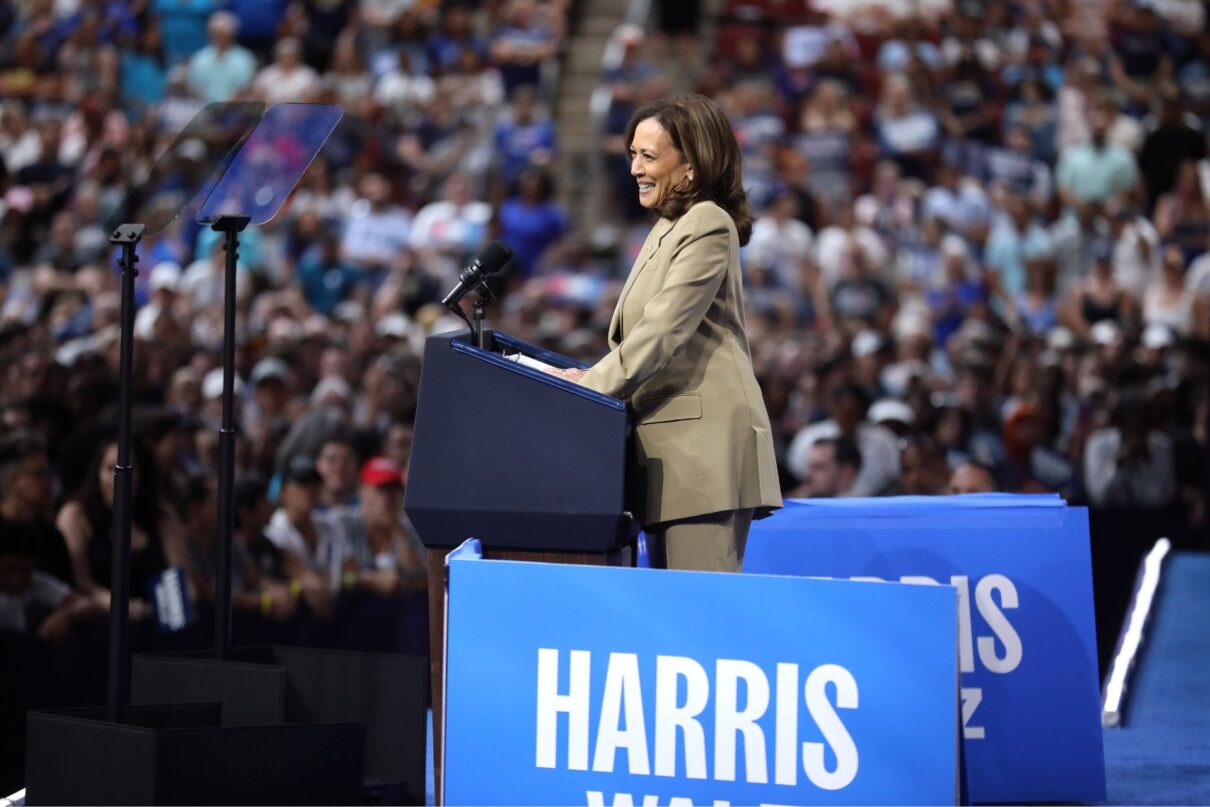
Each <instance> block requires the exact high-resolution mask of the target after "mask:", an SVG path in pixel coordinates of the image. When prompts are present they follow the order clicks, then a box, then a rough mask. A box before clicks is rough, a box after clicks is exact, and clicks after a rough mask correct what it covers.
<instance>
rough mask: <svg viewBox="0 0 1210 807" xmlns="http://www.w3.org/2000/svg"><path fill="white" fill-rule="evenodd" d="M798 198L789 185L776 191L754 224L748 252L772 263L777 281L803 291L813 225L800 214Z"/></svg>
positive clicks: (759, 260)
mask: <svg viewBox="0 0 1210 807" xmlns="http://www.w3.org/2000/svg"><path fill="white" fill-rule="evenodd" d="M797 216H798V198H797V197H796V196H794V194H792V193H790V192H789V190H787V189H785V188H779V189H778V190H777V191H775V195H774V198H773V200H772V201H771V202H770V204H769V206H768V208H767V209H766V210H765V212H764V213H762V214H761V216H760V217H759V218H758V219H757V220H756V221H755V222H754V223H753V225H752V238H751V240H749V241H748V246H747V247H746V248H745V251H744V253H743V254H744V256H745V257H750V258H751V259H752V260H753V261H755V262H756V263H758V264H759V265H761V266H765V267H768V269H769V270H770V271H771V272H773V276H774V277H776V278H777V284H778V285H779V286H781V287H782V288H783V289H786V290H788V291H792V292H801V291H803V268H804V266H805V265H806V262H807V261H808V260H810V258H811V241H812V238H813V235H812V233H811V228H810V227H808V226H807V225H806V224H804V223H803V222H801V221H799V220H798V218H797Z"/></svg>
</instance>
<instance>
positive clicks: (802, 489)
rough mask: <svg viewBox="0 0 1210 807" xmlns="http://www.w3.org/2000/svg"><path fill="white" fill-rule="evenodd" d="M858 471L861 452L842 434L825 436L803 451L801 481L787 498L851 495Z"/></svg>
mask: <svg viewBox="0 0 1210 807" xmlns="http://www.w3.org/2000/svg"><path fill="white" fill-rule="evenodd" d="M860 472H861V452H859V451H858V450H857V446H856V444H855V443H854V442H853V441H852V440H849V439H847V438H845V437H825V438H822V439H820V440H817V441H815V443H813V444H812V445H811V448H810V449H808V450H807V460H806V467H805V469H804V472H803V478H802V484H800V485H799V486H798V487H797V488H795V489H794V490H793V491H792V492H791V493H790V494H789V495H790V497H791V498H806V499H834V498H837V497H840V496H852V495H853V485H854V483H855V481H856V479H857V474H858V473H860Z"/></svg>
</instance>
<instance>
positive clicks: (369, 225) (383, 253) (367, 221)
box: [340, 174, 412, 272]
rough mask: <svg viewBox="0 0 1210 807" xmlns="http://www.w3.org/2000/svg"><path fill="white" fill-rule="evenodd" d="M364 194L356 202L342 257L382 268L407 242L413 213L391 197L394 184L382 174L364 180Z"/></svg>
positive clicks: (360, 265) (372, 269) (362, 266)
mask: <svg viewBox="0 0 1210 807" xmlns="http://www.w3.org/2000/svg"><path fill="white" fill-rule="evenodd" d="M360 191H361V197H362V198H360V199H358V200H357V201H356V202H354V203H353V209H352V210H351V211H350V212H351V215H350V216H349V219H348V223H347V224H346V225H345V231H344V236H343V238H342V239H341V242H340V252H341V257H343V258H344V260H345V261H346V262H348V263H350V264H352V265H353V266H356V267H358V268H360V269H364V270H366V271H370V272H380V271H383V270H385V269H386V268H387V267H389V266H390V265H391V261H392V260H393V259H394V258H395V256H396V255H397V254H398V253H399V252H400V251H402V250H404V249H406V248H407V246H408V236H409V233H410V231H411V228H412V216H411V214H410V213H409V212H408V211H407V210H405V209H404V208H402V207H399V206H398V205H395V204H394V203H393V202H392V201H391V185H390V183H389V182H387V180H386V177H384V176H382V175H381V174H367V175H366V176H365V177H364V178H363V179H362V180H361V187H360Z"/></svg>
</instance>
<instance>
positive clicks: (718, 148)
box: [626, 95, 752, 245]
mask: <svg viewBox="0 0 1210 807" xmlns="http://www.w3.org/2000/svg"><path fill="white" fill-rule="evenodd" d="M649 118H650V119H653V120H655V121H656V122H657V123H659V124H660V126H662V127H664V131H666V132H667V133H668V138H669V139H670V140H671V141H672V145H673V147H674V148H675V149H676V150H677V151H679V152H680V153H681V156H682V157H683V158H684V160H685V162H687V163H688V164H689V165H691V166H692V167H693V174H694V179H693V182H692V183H690V184H689V187H688V188H687V189H685V190H673V191H670V192H669V193H668V194H667V196H665V197H664V199H663V200H661V203H660V206H659V208H658V210H657V212H658V213H659V214H660V215H661V216H664V217H666V218H670V219H675V218H678V217H679V216H681V215H683V214H684V213H685V211H686V210H688V209H689V208H690V207H692V206H693V205H694V204H696V203H697V202H704V201H711V202H714V203H715V204H717V205H718V206H719V207H721V208H722V209H723V210H726V211H727V213H728V214H730V216H731V218H732V220H733V221H734V222H735V229H736V231H738V232H739V243H740V244H741V245H743V244H747V243H748V239H749V237H751V235H752V214H751V213H749V212H748V194H747V193H746V192H745V191H744V186H743V172H742V168H743V157H742V155H741V154H740V150H739V143H738V142H737V141H736V139H735V132H734V131H733V130H732V128H731V121H729V120H727V116H726V115H724V114H723V111H722V110H721V109H719V108H718V105H717V104H715V103H714V101H711V100H710V99H709V98H707V97H705V96H704V95H675V96H672V97H670V98H661V99H660V100H659V101H656V102H654V103H652V104H648V105H647V106H645V107H642V108H641V109H639V110H638V111H637V112H635V113H634V115H633V116H632V117H631V118H630V123H629V124H628V125H627V127H626V143H627V144H628V145H629V144H630V143H632V142H633V141H634V130H635V129H637V128H638V126H639V124H640V123H641V122H642V121H645V120H647V119H649Z"/></svg>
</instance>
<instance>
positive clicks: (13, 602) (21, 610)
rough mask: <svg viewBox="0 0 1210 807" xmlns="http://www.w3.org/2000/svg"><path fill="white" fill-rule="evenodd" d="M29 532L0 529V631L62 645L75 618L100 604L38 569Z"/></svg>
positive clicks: (92, 612)
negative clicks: (3, 530) (1, 530)
mask: <svg viewBox="0 0 1210 807" xmlns="http://www.w3.org/2000/svg"><path fill="white" fill-rule="evenodd" d="M37 556H38V551H37V549H36V548H35V547H34V543H33V540H31V537H30V536H29V535H25V534H21V533H13V532H0V632H2V631H11V632H13V633H19V634H25V635H28V636H35V637H37V638H38V639H41V640H43V641H47V642H54V643H56V644H62V643H63V642H64V641H66V639H67V637H68V634H69V633H70V632H71V626H72V623H73V622H75V621H76V620H78V619H83V618H86V617H90V616H95V615H98V614H100V612H101V609H100V606H99V605H98V604H97V603H96V602H95V601H93V600H91V599H89V598H88V597H81V596H80V595H78V594H76V593H74V592H73V591H72V590H71V587H70V586H68V585H67V584H66V583H64V582H63V581H62V580H59V579H58V578H57V577H53V576H52V575H49V574H47V573H45V572H42V571H39V570H38V568H37V567H38V562H37Z"/></svg>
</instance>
